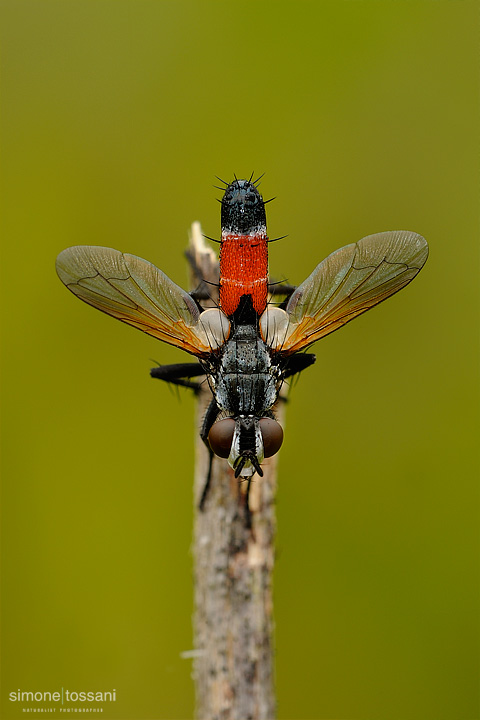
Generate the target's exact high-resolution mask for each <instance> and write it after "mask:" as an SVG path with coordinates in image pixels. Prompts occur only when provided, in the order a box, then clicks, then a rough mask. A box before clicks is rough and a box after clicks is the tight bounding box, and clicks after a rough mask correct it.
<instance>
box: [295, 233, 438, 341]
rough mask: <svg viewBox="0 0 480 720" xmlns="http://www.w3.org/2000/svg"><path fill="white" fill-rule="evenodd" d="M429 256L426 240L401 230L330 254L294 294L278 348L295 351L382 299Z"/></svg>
mask: <svg viewBox="0 0 480 720" xmlns="http://www.w3.org/2000/svg"><path fill="white" fill-rule="evenodd" d="M427 257H428V245H427V242H426V240H425V239H424V238H423V237H422V236H421V235H417V233H413V232H407V231H404V230H397V231H393V232H383V233H377V234H376V235H368V236H367V237H364V238H363V239H362V240H360V241H359V242H358V243H355V244H353V245H347V246H346V247H343V248H340V250H337V251H336V252H334V253H332V254H331V255H329V256H328V257H327V258H326V259H325V260H324V261H323V262H321V263H320V265H317V267H316V268H315V270H314V271H313V273H312V274H311V275H310V276H309V277H308V278H307V279H306V280H305V282H303V283H302V284H301V285H300V286H299V287H298V288H297V289H296V290H295V292H294V293H293V294H292V296H291V298H290V300H289V302H288V304H287V307H286V312H287V317H288V324H287V325H286V327H285V328H284V330H283V332H282V335H283V338H282V342H281V352H282V353H285V354H288V355H290V354H291V353H294V352H297V351H298V350H301V349H302V348H305V347H307V346H308V345H311V344H312V343H314V342H315V341H316V340H319V339H320V338H322V337H324V336H325V335H328V334H329V333H331V332H333V331H334V330H337V329H338V328H339V327H342V325H345V324H346V323H347V322H350V320H353V318H355V317H357V315H360V314H361V313H363V312H365V311H366V310H369V309H370V308H372V307H374V306H375V305H377V304H378V303H380V302H382V301H383V300H386V299H387V298H388V297H390V295H393V294H394V293H396V292H398V291H399V290H401V289H402V288H403V287H405V285H408V283H409V282H410V281H411V280H413V278H414V277H415V275H416V274H417V273H418V272H419V271H420V270H421V269H422V267H423V265H424V264H425V262H426V260H427Z"/></svg>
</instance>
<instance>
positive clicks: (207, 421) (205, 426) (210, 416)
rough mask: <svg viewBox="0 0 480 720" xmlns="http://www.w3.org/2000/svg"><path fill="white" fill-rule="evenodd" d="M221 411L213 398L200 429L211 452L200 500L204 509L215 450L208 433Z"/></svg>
mask: <svg viewBox="0 0 480 720" xmlns="http://www.w3.org/2000/svg"><path fill="white" fill-rule="evenodd" d="M219 412H220V408H219V407H218V405H217V403H216V401H215V398H212V399H211V401H210V405H209V406H208V408H207V412H206V413H205V417H204V418H203V423H202V428H201V430H200V437H201V438H202V440H203V442H204V443H205V445H206V447H207V450H208V453H209V459H208V473H207V479H206V480H205V485H204V486H203V490H202V495H201V497H200V502H199V503H198V507H199V509H200V510H203V508H204V506H205V500H206V499H207V495H208V491H209V490H210V483H211V481H212V467H213V455H214V452H213V450H212V448H211V447H210V445H209V442H208V433H209V432H210V430H211V429H212V425H213V423H214V422H215V420H216V419H217V417H218V413H219Z"/></svg>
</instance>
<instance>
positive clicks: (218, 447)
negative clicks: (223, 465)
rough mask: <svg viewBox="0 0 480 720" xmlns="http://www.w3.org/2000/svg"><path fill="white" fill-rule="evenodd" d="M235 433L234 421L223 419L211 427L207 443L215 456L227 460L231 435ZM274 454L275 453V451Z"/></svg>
mask: <svg viewBox="0 0 480 720" xmlns="http://www.w3.org/2000/svg"><path fill="white" fill-rule="evenodd" d="M234 432H235V420H233V419H232V418H225V419H224V420H219V421H218V422H216V423H215V425H212V428H211V430H210V432H209V433H208V442H209V443H210V447H211V448H212V450H213V452H214V453H215V455H218V457H221V458H228V456H229V455H230V448H231V447H232V441H233V433H234ZM275 452H276V451H275Z"/></svg>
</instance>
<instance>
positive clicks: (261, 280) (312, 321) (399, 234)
mask: <svg viewBox="0 0 480 720" xmlns="http://www.w3.org/2000/svg"><path fill="white" fill-rule="evenodd" d="M252 177H253V176H252ZM252 177H250V179H249V180H237V179H235V180H234V181H233V182H231V183H229V184H227V183H225V184H226V188H225V192H224V195H223V198H222V200H221V206H222V209H221V224H222V236H221V241H220V282H219V304H218V307H215V308H209V309H206V310H203V309H202V307H201V305H200V304H199V302H198V300H196V299H195V298H194V296H192V294H189V293H187V292H186V291H185V290H182V288H180V287H179V286H178V285H176V284H175V283H174V282H172V280H170V279H169V278H168V277H167V276H166V275H165V274H164V273H163V272H162V271H161V270H159V269H158V268H156V267H155V266H154V265H152V264H151V263H149V262H147V261H146V260H142V259H141V258H138V257H136V256H134V255H129V254H126V253H121V252H119V251H118V250H113V249H111V248H106V247H94V246H83V245H81V246H77V247H71V248H67V249H66V250H64V251H63V252H61V253H60V255H59V256H58V258H57V265H56V266H57V273H58V275H59V277H60V280H61V281H62V282H63V283H64V284H65V285H66V286H67V288H68V289H69V290H71V291H72V292H73V293H74V294H75V295H76V296H77V297H79V298H80V299H81V300H83V301H84V302H86V303H88V304H89V305H93V306H94V307H96V308H98V309H99V310H102V311H103V312H105V313H107V314H108V315H112V316H113V317H116V318H118V319H119V320H121V321H122V322H125V323H128V324H129V325H132V326H133V327H136V328H138V329H139V330H142V331H143V332H146V333H147V334H149V335H152V336H153V337H156V338H158V339H159V340H162V341H163V342H166V343H169V344H170V345H174V346H176V347H179V348H181V349H182V350H185V351H186V352H188V353H190V354H191V355H194V356H195V357H196V358H197V361H196V362H194V363H181V364H175V365H163V366H159V367H156V368H153V369H152V370H151V375H152V377H154V378H159V379H161V380H165V381H167V382H170V383H174V384H177V385H183V386H185V387H190V388H192V389H194V390H196V389H198V388H199V383H198V382H196V381H193V380H192V378H195V377H200V376H206V378H207V380H208V383H209V386H210V389H211V392H212V399H211V402H210V405H209V407H208V409H207V412H206V414H205V418H204V421H203V424H202V428H201V431H200V434H201V437H202V440H203V441H204V442H205V444H206V446H207V448H208V450H209V453H210V468H209V472H208V477H207V479H206V483H205V488H204V490H203V495H202V499H201V502H200V506H201V507H203V504H204V502H205V499H206V497H207V492H208V488H209V484H210V478H211V469H212V460H213V456H214V454H216V455H218V456H219V457H222V458H228V462H229V464H230V466H231V467H232V468H233V470H234V472H235V477H237V478H241V479H246V480H248V489H249V488H250V482H251V479H252V477H253V475H254V474H255V473H258V475H260V476H262V475H263V471H262V462H263V460H264V458H266V457H270V456H272V455H275V453H277V452H278V450H279V449H280V447H281V445H282V441H283V430H282V428H281V426H280V424H279V423H278V422H277V421H276V419H275V416H274V412H273V407H274V405H275V403H276V402H277V400H278V398H279V392H280V389H281V386H282V384H283V382H284V381H285V380H286V379H287V378H290V377H292V376H294V375H296V374H297V373H299V372H301V371H302V370H305V369H306V368H307V367H309V366H310V365H312V364H313V363H314V362H315V355H313V354H311V353H303V352H300V351H302V350H304V349H305V348H308V347H309V346H310V345H312V344H313V343H314V342H316V341H317V340H320V339H321V338H322V337H325V335H328V334H329V333H331V332H333V331H334V330H337V329H338V328H340V327H342V326H343V325H345V324H346V323H348V322H350V320H353V318H355V317H357V316H358V315H360V314H361V313H363V312H365V311H366V310H369V309H370V308H372V307H374V306H375V305H377V304H378V303H380V302H382V301H383V300H385V299H386V298H388V297H390V295H393V294H394V293H396V292H398V291H399V290H401V288H403V287H405V285H407V284H408V283H409V282H410V281H411V280H413V278H414V277H415V276H416V275H417V273H418V272H419V271H420V270H421V268H422V267H423V265H424V264H425V262H426V260H427V257H428V245H427V243H426V241H425V239H424V238H423V237H422V236H421V235H418V234H417V233H413V232H407V231H393V232H382V233H378V234H376V235H369V236H367V237H364V238H363V239H362V240H360V241H359V242H357V243H354V244H351V245H347V246H346V247H342V248H340V249H339V250H337V251H336V252H333V253H332V254H331V255H329V256H328V257H327V258H326V259H325V260H323V262H321V263H320V264H319V265H317V267H316V268H315V270H314V271H313V272H312V274H311V275H310V276H309V277H308V278H307V279H306V280H305V281H304V282H303V283H302V284H301V285H299V286H298V287H296V288H295V287H292V286H280V287H275V286H273V285H269V280H268V242H269V239H268V236H267V224H266V213H265V204H266V202H268V201H264V200H263V198H262V196H261V194H260V192H259V190H258V187H257V185H258V181H253V182H252ZM272 293H274V294H272ZM275 293H276V294H277V295H278V294H280V295H283V296H284V300H283V302H281V303H280V304H275V303H274V302H273V298H274V297H275ZM248 489H247V509H248Z"/></svg>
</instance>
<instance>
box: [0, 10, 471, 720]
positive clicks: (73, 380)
mask: <svg viewBox="0 0 480 720" xmlns="http://www.w3.org/2000/svg"><path fill="white" fill-rule="evenodd" d="M1 10H2V22H1V30H2V36H3V37H2V47H3V61H2V64H3V78H2V92H3V103H2V104H3V109H2V113H3V131H2V141H3V143H2V144H3V189H2V199H3V217H4V234H3V244H2V273H3V280H2V291H3V294H4V295H3V302H2V309H3V334H4V335H3V337H4V339H3V448H4V449H3V511H4V512H3V533H4V538H3V553H4V554H3V589H2V600H3V613H4V616H3V617H4V620H3V690H2V702H3V708H4V710H3V717H6V718H16V717H20V715H22V712H21V706H20V703H17V704H14V703H11V702H8V700H7V699H6V698H7V696H8V693H9V692H11V691H14V690H17V689H22V690H40V691H44V690H52V691H54V690H57V689H58V688H59V687H61V686H63V687H65V688H70V690H111V689H112V688H115V689H116V691H117V702H116V704H115V705H114V706H113V709H111V708H107V709H106V710H105V711H104V713H103V717H106V718H125V719H128V718H131V719H134V718H137V719H138V720H143V719H147V718H149V719H150V718H155V719H159V720H163V719H166V718H172V719H174V720H179V719H182V718H191V717H192V714H193V700H194V698H193V688H192V683H191V679H190V672H191V667H190V663H191V661H190V660H184V659H181V657H180V653H181V652H182V651H185V650H189V649H191V647H192V639H191V636H192V632H191V613H192V558H191V555H190V543H191V528H192V518H193V500H192V477H193V442H194V434H195V433H196V431H197V429H196V428H195V426H194V401H193V399H192V398H191V397H190V396H189V395H188V394H187V393H180V398H178V397H177V396H176V393H175V392H170V391H169V389H168V387H167V386H164V385H163V384H160V383H156V382H153V381H151V380H150V378H149V375H148V371H149V368H150V367H151V366H152V359H155V360H158V361H160V362H162V363H169V362H176V361H185V360H188V357H187V356H186V355H183V354H182V353H181V352H180V351H178V350H175V349H172V348H169V347H167V346H164V345H162V344H160V343H158V342H157V341H155V340H154V339H152V338H149V337H147V336H146V335H142V334H141V333H135V332H134V331H133V330H132V329H131V328H128V327H127V326H125V325H122V324H121V323H118V322H114V321H113V320H112V319H110V318H108V317H106V316H105V315H102V314H101V313H99V312H94V311H93V310H92V309H90V308H88V307H87V306H86V305H84V304H82V303H80V302H79V301H78V300H77V299H76V298H74V297H73V296H72V295H71V294H69V293H68V292H67V291H66V289H65V288H64V287H63V286H62V285H61V283H60V282H59V280H58V279H57V277H56V275H55V270H54V261H55V256H56V255H57V253H58V252H59V251H60V250H62V249H63V248H65V247H67V246H69V245H75V244H93V245H95V244H97V245H108V246H112V247H115V248H118V249H120V250H123V251H128V252H131V253H134V254H136V255H140V256H142V257H145V258H147V259H149V260H151V261H152V262H154V263H155V264H156V265H158V266H159V267H160V268H161V269H162V270H164V271H165V272H166V273H167V274H168V275H169V276H170V277H171V278H172V279H174V280H175V281H176V282H178V283H179V284H182V285H184V286H185V285H186V282H187V272H186V265H185V261H184V258H183V250H184V247H185V245H186V241H187V231H188V228H189V225H190V223H191V222H192V221H193V220H201V222H202V224H203V229H204V232H206V233H207V234H208V235H212V236H216V237H218V236H219V223H220V219H219V215H220V213H219V205H218V203H217V202H216V200H215V198H216V197H218V196H219V195H220V193H219V192H218V191H217V190H215V189H213V187H212V185H213V184H215V183H216V181H215V178H214V175H215V174H218V175H219V176H220V177H223V178H225V179H226V180H229V179H231V178H232V177H233V173H236V174H237V176H238V177H244V176H249V175H250V173H251V172H252V171H255V173H257V174H260V173H262V172H266V175H265V178H264V179H263V181H262V186H261V189H262V191H263V193H264V196H265V197H272V196H276V197H277V199H276V200H275V202H273V203H272V204H270V205H268V223H269V232H270V236H271V237H277V236H279V235H284V234H287V233H288V238H286V239H285V240H282V241H281V242H278V243H275V244H274V245H272V246H271V252H270V269H271V273H272V275H273V276H275V277H276V278H282V277H287V278H288V279H289V280H290V281H291V282H293V283H299V282H301V281H302V280H303V279H305V277H306V276H307V275H308V274H309V273H310V272H311V270H312V269H313V268H314V267H315V265H316V264H317V263H318V262H319V261H320V260H322V259H323V258H324V257H325V256H326V255H327V254H328V253H329V252H331V251H332V250H334V249H336V248H337V247H340V246H342V245H345V244H347V243H350V242H352V241H355V240H358V239H359V238H361V237H363V236H364V235H367V234H370V233H374V232H379V231H383V230H391V229H408V230H414V231H416V232H419V233H421V234H423V235H424V236H425V237H426V238H427V239H428V241H429V243H430V248H431V255H430V259H429V261H428V263H427V265H426V267H425V269H424V270H423V272H422V273H421V274H420V275H419V277H418V278H417V279H416V280H415V281H414V283H413V284H412V285H411V286H410V287H408V288H407V289H406V290H404V291H402V292H401V293H400V294H399V295H396V296H395V297H394V298H392V299H391V300H389V301H388V302H387V303H385V304H383V305H381V306H380V307H379V308H377V309H375V310H374V311H373V312H372V313H368V314H367V315H366V316H363V317H362V318H359V319H358V320H356V321H355V322H354V323H352V324H351V325H349V326H348V327H347V328H346V329H345V330H342V331H341V332H339V333H335V334H333V335H331V336H329V337H328V338H326V339H325V340H323V341H322V342H321V343H319V344H318V345H317V346H316V348H315V351H316V353H317V358H318V361H317V364H316V365H315V366H314V367H313V368H311V369H309V370H308V371H307V372H305V374H304V375H303V376H302V377H301V378H300V381H299V382H298V384H297V385H296V387H295V388H294V389H293V392H292V393H291V403H290V404H289V406H288V416H287V429H286V442H285V445H284V449H283V450H282V453H281V458H280V468H279V492H278V525H279V528H278V562H277V568H276V575H275V617H276V626H277V633H276V656H277V685H278V708H279V718H281V719H286V718H297V719H301V720H303V719H307V718H309V719H311V718H316V719H320V718H322V719H325V718H362V719H363V718H365V719H367V718H368V719H377V718H378V719H384V718H389V719H393V720H396V719H400V718H402V719H403V718H409V719H412V720H416V719H419V720H420V719H421V720H442V719H448V720H453V719H454V720H463V719H471V718H477V717H478V715H479V712H478V690H479V674H478V649H479V644H478V635H477V631H478V599H479V598H478V534H477V527H478V504H477V481H478V476H477V471H478V465H477V457H476V450H477V445H478V424H477V421H478V416H477V408H478V384H477V372H476V368H477V358H476V350H477V327H478V317H477V308H478V293H477V286H478V283H477V279H476V277H475V274H476V270H477V256H478V210H477V201H478V193H479V176H478V157H479V155H478V150H479V143H478V122H479V104H478V82H477V72H478V52H479V34H478V3H477V2H474V1H472V2H470V1H469V0H465V1H463V2H460V1H458V2H443V1H441V0H440V1H438V2H432V1H429V0H426V1H424V2H418V1H415V0H412V1H411V2H403V3H401V2H386V1H383V2H376V1H365V2H362V1H359V2H354V1H352V2H341V1H339V0H335V1H334V2H328V1H327V2H301V1H297V2H293V1H291V2H281V1H278V0H277V2H250V1H249V0H247V1H243V2H239V3H225V2H217V1H211V0H208V1H203V2H191V1H187V0H172V1H167V0H158V1H153V0H97V1H94V0H82V1H79V0H69V2H64V1H60V0H59V1H51V0H43V1H41V2H40V1H32V0H10V1H9V2H2V5H1Z"/></svg>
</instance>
